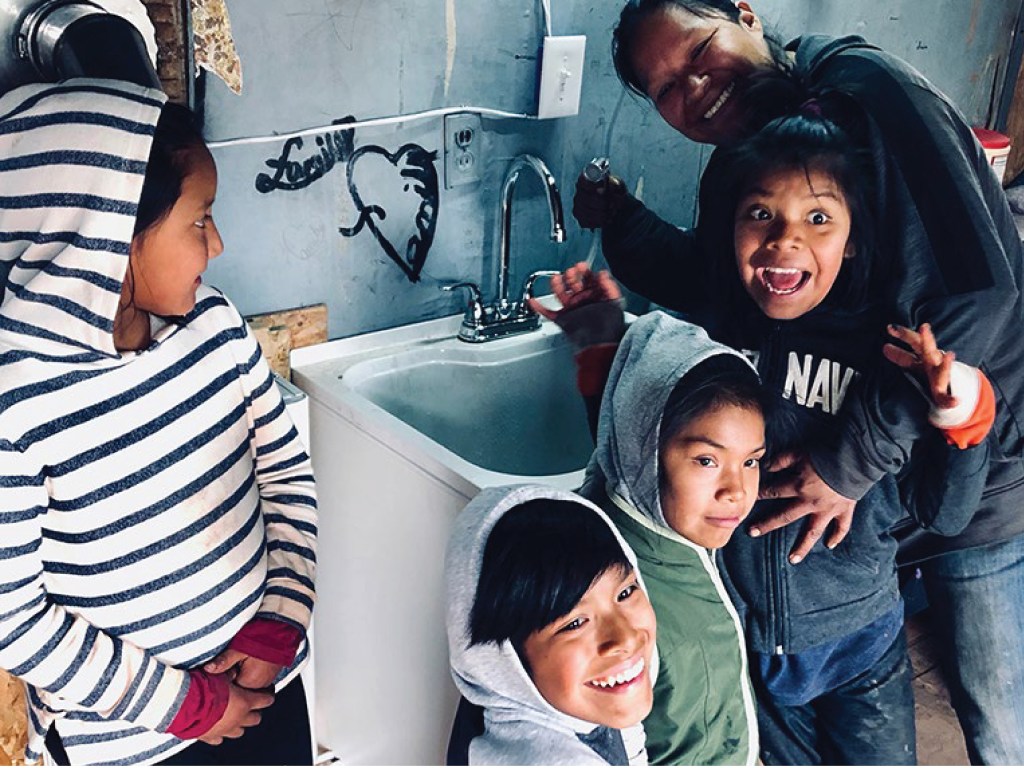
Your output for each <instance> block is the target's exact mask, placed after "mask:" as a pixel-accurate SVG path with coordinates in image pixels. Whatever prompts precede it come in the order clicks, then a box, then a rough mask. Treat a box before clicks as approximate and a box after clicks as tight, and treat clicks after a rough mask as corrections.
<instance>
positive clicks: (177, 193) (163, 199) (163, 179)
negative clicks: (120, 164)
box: [132, 102, 206, 237]
mask: <svg viewBox="0 0 1024 768" xmlns="http://www.w3.org/2000/svg"><path fill="white" fill-rule="evenodd" d="M199 149H201V150H203V151H205V150H206V143H205V142H204V141H203V133H202V129H201V128H200V126H199V121H198V119H197V118H196V115H195V113H193V112H192V110H190V109H189V108H188V107H184V106H182V105H180V104H174V103H172V102H168V103H166V104H164V107H163V110H162V111H161V112H160V119H159V120H158V121H157V124H156V129H155V130H154V132H153V145H152V147H151V149H150V151H149V162H148V163H147V164H146V180H145V181H144V182H143V185H142V194H141V195H140V197H139V207H138V213H137V214H136V216H135V231H134V232H133V233H132V236H133V237H134V236H137V235H138V234H140V233H142V232H145V231H146V230H147V229H149V228H150V227H151V226H153V225H154V224H156V223H157V222H158V221H160V220H161V219H163V218H164V216H166V215H167V214H168V212H169V211H170V210H171V208H173V207H174V204H175V203H176V202H177V200H178V198H179V197H181V185H182V182H184V180H185V177H186V176H187V175H188V174H189V172H190V171H191V170H192V165H191V164H192V162H193V160H194V158H195V156H196V155H195V150H199Z"/></svg>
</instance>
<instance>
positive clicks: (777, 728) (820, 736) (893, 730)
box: [754, 629, 917, 765]
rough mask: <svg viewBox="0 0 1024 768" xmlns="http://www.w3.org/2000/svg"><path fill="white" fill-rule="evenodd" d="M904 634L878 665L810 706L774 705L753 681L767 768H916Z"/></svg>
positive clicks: (915, 748)
mask: <svg viewBox="0 0 1024 768" xmlns="http://www.w3.org/2000/svg"><path fill="white" fill-rule="evenodd" d="M911 678H912V673H911V669H910V659H909V658H908V656H907V640H906V634H905V633H904V631H903V630H902V629H901V630H900V632H899V634H898V635H897V636H896V639H895V640H894V641H893V644H892V645H891V646H889V649H888V650H887V651H886V652H885V654H884V655H883V656H882V658H881V659H879V660H878V663H877V664H875V665H874V667H872V668H871V669H869V670H868V671H867V672H864V673H862V674H860V675H858V676H857V677H855V678H854V679H853V680H851V681H850V682H848V683H845V684H843V685H841V686H839V687H838V688H835V689H833V690H831V691H829V692H827V693H825V694H823V695H821V696H819V697H818V698H816V699H814V700H813V701H811V702H809V703H808V704H802V705H800V706H795V707H788V706H782V705H779V704H778V703H776V702H774V701H772V700H771V698H770V694H768V693H767V692H766V691H765V690H764V688H763V686H761V685H760V684H759V681H758V680H757V676H756V672H755V675H754V690H755V692H756V693H757V709H758V712H757V724H758V727H759V729H760V731H761V759H762V760H763V761H764V763H765V765H916V763H917V744H916V731H915V728H914V692H913V689H912V687H911Z"/></svg>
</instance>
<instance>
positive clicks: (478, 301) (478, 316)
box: [441, 281, 484, 323]
mask: <svg viewBox="0 0 1024 768" xmlns="http://www.w3.org/2000/svg"><path fill="white" fill-rule="evenodd" d="M460 288H465V289H466V290H467V291H469V303H468V304H467V305H466V317H465V320H464V322H467V323H480V322H481V321H482V320H483V317H484V301H483V295H482V294H481V293H480V286H478V285H477V284H476V283H471V282H468V281H466V282H462V283H450V284H448V285H442V286H441V290H442V291H448V292H451V291H456V290H458V289H460Z"/></svg>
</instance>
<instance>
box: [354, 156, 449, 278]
mask: <svg viewBox="0 0 1024 768" xmlns="http://www.w3.org/2000/svg"><path fill="white" fill-rule="evenodd" d="M436 159H437V152H431V151H428V150H426V149H424V148H423V147H421V146H419V145H418V144H405V145H403V146H401V147H399V149H398V150H397V151H396V152H388V151H387V150H386V149H385V148H383V147H378V146H374V145H367V146H363V147H360V148H359V149H357V150H355V151H354V152H353V153H352V154H351V155H350V156H349V158H348V191H349V193H350V194H351V195H352V200H353V202H354V203H355V206H356V210H357V211H359V219H358V220H357V221H356V223H355V224H353V225H352V226H350V227H339V228H338V231H339V232H340V233H341V234H342V235H343V236H344V237H354V236H356V235H358V234H359V233H360V232H361V231H362V230H363V227H366V228H367V229H369V230H370V231H371V232H372V233H373V236H374V237H375V238H376V240H377V244H378V245H380V247H381V248H382V249H383V250H384V252H385V253H386V254H387V255H388V256H389V257H390V258H391V260H392V261H394V262H395V264H397V265H398V266H399V267H401V269H402V271H403V272H405V274H406V277H408V278H409V281H410V282H413V283H415V282H417V281H418V280H419V279H420V273H421V272H422V271H423V265H424V264H425V263H426V260H427V254H428V253H429V251H430V246H431V245H432V244H433V242H434V230H435V228H436V226H437V212H438V207H439V194H438V181H437V169H436V168H435V166H434V161H435V160H436ZM385 205H386V206H387V210H385Z"/></svg>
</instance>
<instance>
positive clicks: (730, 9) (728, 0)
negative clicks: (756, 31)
mask: <svg viewBox="0 0 1024 768" xmlns="http://www.w3.org/2000/svg"><path fill="white" fill-rule="evenodd" d="M672 7H675V8H679V9H680V10H682V11H686V12H687V13H689V14H692V15H693V16H699V17H700V18H704V19H710V18H725V19H727V20H729V21H731V22H733V23H734V24H739V23H740V9H739V8H738V7H737V6H736V4H735V3H734V2H732V0H629V2H627V3H626V5H625V6H624V7H623V8H622V11H621V12H620V13H619V23H618V24H616V25H615V29H614V30H613V31H612V63H613V64H614V65H615V72H616V74H617V75H618V76H619V80H621V81H622V84H623V85H624V86H625V87H626V88H627V89H628V90H630V91H632V92H633V93H635V94H637V95H638V96H642V97H643V98H645V99H646V98H648V96H647V94H646V93H644V89H643V84H642V83H641V82H640V77H639V76H638V75H637V73H636V70H635V69H634V68H633V50H634V45H635V44H636V32H637V28H638V27H639V26H640V23H641V22H642V21H644V19H646V18H647V17H649V16H651V15H653V14H654V13H657V12H658V11H661V10H662V9H663V8H672ZM764 40H765V43H766V44H767V46H768V53H769V55H770V56H771V59H772V63H773V64H774V67H775V68H776V69H778V70H782V71H788V70H789V69H791V66H790V63H789V58H788V57H787V56H786V53H785V50H784V49H783V46H782V43H781V42H780V41H779V39H778V38H777V37H776V36H775V35H773V34H770V33H768V32H765V35H764Z"/></svg>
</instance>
